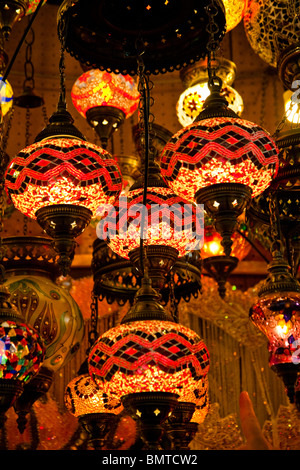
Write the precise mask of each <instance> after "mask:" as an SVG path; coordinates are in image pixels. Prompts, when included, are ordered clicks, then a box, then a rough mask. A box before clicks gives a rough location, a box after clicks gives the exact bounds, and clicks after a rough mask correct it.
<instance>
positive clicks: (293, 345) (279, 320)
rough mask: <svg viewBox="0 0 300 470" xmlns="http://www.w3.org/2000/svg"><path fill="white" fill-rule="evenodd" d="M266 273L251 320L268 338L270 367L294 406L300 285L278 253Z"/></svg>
mask: <svg viewBox="0 0 300 470" xmlns="http://www.w3.org/2000/svg"><path fill="white" fill-rule="evenodd" d="M268 271H269V276H268V278H267V279H266V281H265V282H264V283H263V285H262V286H261V288H260V290H259V293H258V295H259V299H258V301H257V303H256V304H255V305H253V306H252V308H251V309H250V318H251V320H252V321H253V323H254V324H255V325H256V326H257V327H258V328H259V329H260V330H261V331H262V332H263V333H264V334H265V335H266V337H267V338H268V342H269V352H270V357H269V365H270V367H271V369H272V370H274V372H275V373H276V374H277V375H278V376H279V377H280V378H281V379H282V381H283V383H284V385H285V388H286V393H287V396H288V397H289V400H290V402H291V403H294V400H295V387H296V385H297V382H298V376H299V358H298V356H297V354H298V353H299V340H300V336H299V335H300V284H299V282H298V281H297V280H296V278H295V277H294V276H292V275H291V273H290V268H289V266H288V264H287V262H286V261H285V260H284V258H283V256H282V254H281V251H279V250H278V251H277V252H275V254H273V261H272V262H271V263H270V265H269V267H268Z"/></svg>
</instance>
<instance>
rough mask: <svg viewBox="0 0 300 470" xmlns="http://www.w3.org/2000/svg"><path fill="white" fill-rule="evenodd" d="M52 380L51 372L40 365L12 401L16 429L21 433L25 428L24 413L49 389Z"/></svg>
mask: <svg viewBox="0 0 300 470" xmlns="http://www.w3.org/2000/svg"><path fill="white" fill-rule="evenodd" d="M52 381H53V372H51V371H50V370H48V369H46V368H45V367H41V369H40V371H39V373H38V374H37V375H36V376H34V377H33V378H32V379H31V380H30V382H28V384H25V385H24V389H23V392H22V394H21V395H20V396H19V397H18V398H17V399H16V401H15V402H14V405H13V406H14V409H15V412H16V413H17V415H18V419H17V423H18V429H19V431H20V433H21V434H23V432H24V431H25V429H26V425H27V418H26V415H27V414H28V413H29V412H30V409H31V407H32V405H33V404H34V403H35V402H36V401H37V400H38V399H39V398H41V397H42V396H43V395H45V393H47V392H48V391H49V389H50V387H51V385H52Z"/></svg>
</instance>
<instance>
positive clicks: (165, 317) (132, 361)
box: [88, 277, 209, 445]
mask: <svg viewBox="0 0 300 470" xmlns="http://www.w3.org/2000/svg"><path fill="white" fill-rule="evenodd" d="M159 298H160V296H159V294H158V293H157V291H156V290H155V289H153V288H152V287H151V281H150V280H149V279H148V278H145V277H144V278H143V279H142V287H141V289H140V290H139V291H138V292H137V294H136V299H135V303H134V304H133V306H132V307H131V308H130V309H129V311H128V312H127V314H126V315H125V317H124V318H123V320H122V321H121V324H120V325H118V326H116V327H114V328H111V329H110V330H108V331H107V332H105V333H104V334H103V335H102V336H100V337H99V338H98V340H97V341H96V342H95V344H94V346H93V347H92V349H91V351H90V354H89V358H88V364H89V373H90V375H91V377H92V378H93V380H94V381H95V382H96V383H97V384H99V387H103V390H104V391H106V390H107V391H108V392H109V393H114V394H116V395H117V396H119V397H120V398H121V400H122V402H123V405H124V408H126V409H128V410H130V412H131V416H132V418H133V419H139V418H140V419H141V424H142V426H143V433H145V434H143V436H144V437H143V436H142V437H143V438H144V439H145V440H147V441H149V440H150V441H151V442H152V444H153V445H154V443H155V441H156V440H159V438H160V436H161V431H162V429H161V427H160V426H161V422H160V423H158V422H157V420H160V418H162V417H163V420H165V419H166V418H167V416H168V414H169V412H170V410H171V409H174V408H175V407H176V403H177V402H178V401H182V402H193V403H195V401H196V400H197V397H196V394H197V391H199V389H200V388H202V381H203V380H204V378H205V377H206V375H207V373H208V369H209V353H208V350H207V348H206V346H205V344H204V342H203V341H202V339H201V338H200V337H199V336H198V335H197V334H196V333H195V332H194V331H192V330H190V329H189V328H187V327H185V326H183V325H180V324H177V323H175V322H174V321H173V318H172V316H170V315H169V314H168V313H167V312H166V310H165V309H164V308H163V307H162V305H161V304H160V302H159ZM207 407H208V405H206V406H204V407H203V409H202V412H203V414H202V416H203V419H204V416H205V415H206V413H207ZM138 410H140V416H139V413H137V412H138ZM155 410H156V416H155ZM159 411H160V412H161V413H159ZM150 415H151V416H150ZM150 421H152V424H150ZM151 426H154V430H153V428H152V431H153V432H152V431H151V432H150V428H151ZM146 434H147V436H146Z"/></svg>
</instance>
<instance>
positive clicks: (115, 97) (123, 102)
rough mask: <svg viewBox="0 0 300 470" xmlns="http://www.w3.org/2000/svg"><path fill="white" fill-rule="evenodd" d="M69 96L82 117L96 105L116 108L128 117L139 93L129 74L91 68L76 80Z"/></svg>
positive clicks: (134, 106)
mask: <svg viewBox="0 0 300 470" xmlns="http://www.w3.org/2000/svg"><path fill="white" fill-rule="evenodd" d="M71 98H72V102H73V104H74V106H75V108H76V109H77V111H78V112H79V113H80V114H81V116H83V117H84V118H85V117H86V112H87V111H88V110H89V109H91V108H94V107H97V106H112V107H115V108H118V109H120V110H121V111H123V113H124V115H125V117H126V118H128V117H130V116H131V115H132V114H133V113H134V112H135V111H136V110H137V107H138V104H139V99H140V94H139V92H138V89H137V85H136V83H135V81H134V79H133V78H132V77H131V76H129V75H121V74H115V73H108V72H102V71H101V70H99V69H92V70H88V71H87V72H85V73H84V74H82V75H81V76H80V77H79V78H78V79H77V80H76V82H75V83H74V85H73V87H72V90H71Z"/></svg>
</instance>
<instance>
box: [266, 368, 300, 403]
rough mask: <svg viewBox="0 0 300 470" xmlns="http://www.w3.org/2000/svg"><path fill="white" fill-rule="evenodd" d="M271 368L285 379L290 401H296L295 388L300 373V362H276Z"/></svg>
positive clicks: (284, 382)
mask: <svg viewBox="0 0 300 470" xmlns="http://www.w3.org/2000/svg"><path fill="white" fill-rule="evenodd" d="M271 369H272V370H273V371H274V372H275V373H276V374H277V375H278V377H279V378H280V379H281V380H282V381H283V384H284V386H285V390H286V394H287V396H288V399H289V401H290V403H294V402H295V388H296V385H297V382H298V377H299V373H300V365H299V364H275V365H273V366H272V367H271Z"/></svg>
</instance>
